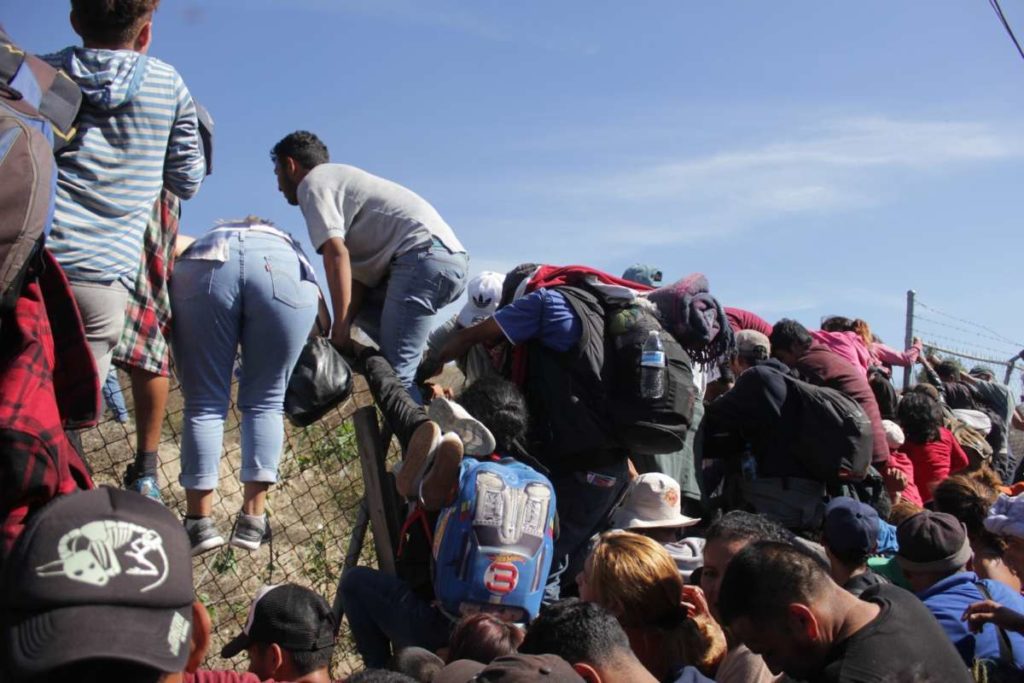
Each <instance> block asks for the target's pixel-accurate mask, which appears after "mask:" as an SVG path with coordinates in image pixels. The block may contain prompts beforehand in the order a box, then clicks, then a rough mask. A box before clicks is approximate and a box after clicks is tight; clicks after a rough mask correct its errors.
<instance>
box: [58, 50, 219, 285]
mask: <svg viewBox="0 0 1024 683" xmlns="http://www.w3.org/2000/svg"><path fill="white" fill-rule="evenodd" d="M43 59H45V60H46V61H48V62H49V63H50V64H52V65H53V66H55V67H58V68H61V69H63V70H64V71H65V72H67V73H68V75H69V76H71V78H72V79H73V80H74V81H75V82H76V83H78V85H79V86H80V87H81V89H82V96H83V101H82V110H81V113H80V114H79V119H78V134H77V135H76V137H75V138H74V140H73V141H72V142H71V144H70V145H69V146H68V147H67V148H66V149H65V150H64V151H63V152H62V153H61V154H60V155H58V157H57V165H58V169H57V200H56V204H57V208H56V215H55V216H54V221H53V228H52V229H51V232H50V234H49V236H48V237H47V246H48V247H49V249H50V251H52V252H53V254H54V256H55V257H56V258H57V260H58V261H59V262H60V264H61V266H62V267H63V268H64V270H65V272H67V274H68V277H69V279H71V280H72V281H94V282H110V281H113V280H121V281H122V282H123V283H124V284H125V286H127V287H129V288H131V287H132V286H133V284H134V280H135V276H136V273H137V272H138V269H139V261H140V259H141V257H142V236H143V233H144V231H145V228H146V223H147V221H148V220H149V217H150V214H152V212H153V205H154V203H155V202H156V200H157V198H158V197H159V196H160V190H161V188H162V187H163V186H164V185H165V184H166V186H167V188H168V189H170V190H171V191H172V192H174V193H175V194H176V195H178V196H179V197H181V198H182V199H188V198H190V197H192V196H193V195H194V194H195V193H196V192H197V191H198V190H199V185H200V183H201V182H202V180H203V177H204V176H205V173H206V162H205V160H204V158H203V149H202V143H201V141H200V138H199V124H198V120H197V118H196V108H195V103H194V102H193V101H192V96H191V95H190V94H189V92H188V89H187V88H186V87H185V84H184V82H183V81H182V80H181V76H179V75H178V72H177V71H175V70H174V68H173V67H172V66H170V65H169V64H165V63H164V62H161V61H160V60H158V59H154V58H152V57H147V56H146V55H143V54H140V53H137V52H133V51H131V50H95V49H86V48H79V47H69V48H66V49H64V50H62V51H61V52H58V53H56V54H52V55H47V56H45V57H44V58H43Z"/></svg>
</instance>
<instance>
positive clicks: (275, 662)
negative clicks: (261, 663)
mask: <svg viewBox="0 0 1024 683" xmlns="http://www.w3.org/2000/svg"><path fill="white" fill-rule="evenodd" d="M266 657H267V664H268V665H269V669H270V671H271V675H270V677H271V678H276V679H280V678H281V677H280V676H279V675H278V674H279V673H280V671H281V667H282V666H283V665H284V650H283V649H282V648H281V646H280V645H278V644H277V643H271V644H270V645H268V646H267V651H266Z"/></svg>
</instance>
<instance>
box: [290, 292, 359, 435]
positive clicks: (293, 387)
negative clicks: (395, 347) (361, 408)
mask: <svg viewBox="0 0 1024 683" xmlns="http://www.w3.org/2000/svg"><path fill="white" fill-rule="evenodd" d="M320 304H321V312H324V309H325V308H326V307H325V306H324V303H323V298H322V297H321V299H320ZM322 318H323V316H322V315H321V316H318V317H317V322H318V323H319V324H318V325H317V327H319V328H320V334H315V335H314V336H311V337H310V338H309V340H308V341H307V342H306V345H305V346H304V347H302V353H300V354H299V360H298V361H297V362H296V363H295V369H294V370H292V376H291V379H290V380H288V389H287V390H286V391H285V395H284V413H285V415H287V416H288V420H289V421H290V422H291V423H292V424H293V425H295V426H296V427H306V426H308V425H311V424H313V423H314V422H316V421H317V420H319V419H320V418H321V417H323V416H324V415H326V414H327V413H328V412H330V410H331V409H332V408H334V407H335V406H337V405H338V404H339V403H341V402H342V401H344V400H345V399H347V398H348V397H349V396H350V395H351V394H352V369H351V368H350V367H349V366H348V363H347V362H345V359H344V358H343V357H342V355H341V353H340V352H339V351H338V349H336V348H334V344H332V343H331V340H330V339H328V338H327V337H326V336H325V334H326V333H325V332H324V330H325V329H326V330H329V329H330V325H326V326H325V325H324V324H323V322H322ZM329 319H330V318H329V317H328V320H329Z"/></svg>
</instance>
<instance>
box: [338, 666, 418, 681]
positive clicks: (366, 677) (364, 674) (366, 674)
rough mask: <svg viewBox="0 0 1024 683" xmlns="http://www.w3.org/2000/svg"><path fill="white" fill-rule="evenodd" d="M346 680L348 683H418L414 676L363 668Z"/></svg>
mask: <svg viewBox="0 0 1024 683" xmlns="http://www.w3.org/2000/svg"><path fill="white" fill-rule="evenodd" d="M347 680H348V683H418V681H417V680H416V679H415V678H412V677H410V676H407V675H405V674H403V673H399V672H397V671H388V670H387V669H363V670H362V671H360V672H359V673H357V674H352V675H351V676H349V677H348V679H347Z"/></svg>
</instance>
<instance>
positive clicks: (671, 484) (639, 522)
mask: <svg viewBox="0 0 1024 683" xmlns="http://www.w3.org/2000/svg"><path fill="white" fill-rule="evenodd" d="M679 501H680V492H679V483H678V482H677V481H676V480H675V479H673V478H672V477H670V476H668V475H667V474H660V473H658V472H648V473H647V474H641V475H640V476H639V477H637V478H636V479H635V480H634V481H633V484H632V485H631V486H630V487H629V491H628V492H627V493H626V498H625V500H623V501H622V505H621V506H620V507H619V509H618V510H616V511H615V514H614V515H612V528H614V529H654V528H659V527H685V526H693V525H694V524H697V523H698V522H700V519H695V518H693V517H687V516H686V515H684V514H680V512H679Z"/></svg>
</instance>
